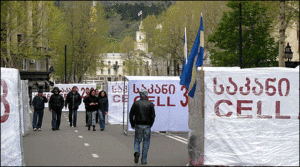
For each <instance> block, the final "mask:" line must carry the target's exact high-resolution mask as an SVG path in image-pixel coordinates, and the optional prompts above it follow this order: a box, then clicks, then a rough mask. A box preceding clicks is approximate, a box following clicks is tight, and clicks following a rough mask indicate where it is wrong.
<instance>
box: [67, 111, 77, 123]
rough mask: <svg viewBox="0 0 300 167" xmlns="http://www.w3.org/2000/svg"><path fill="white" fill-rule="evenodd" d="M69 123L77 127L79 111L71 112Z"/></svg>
mask: <svg viewBox="0 0 300 167" xmlns="http://www.w3.org/2000/svg"><path fill="white" fill-rule="evenodd" d="M72 120H73V121H72ZM69 122H70V125H71V126H72V123H73V125H74V126H76V125H77V110H69Z"/></svg>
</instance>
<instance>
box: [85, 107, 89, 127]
mask: <svg viewBox="0 0 300 167" xmlns="http://www.w3.org/2000/svg"><path fill="white" fill-rule="evenodd" d="M87 112H88V111H87V110H85V124H86V125H87V124H88V114H87Z"/></svg>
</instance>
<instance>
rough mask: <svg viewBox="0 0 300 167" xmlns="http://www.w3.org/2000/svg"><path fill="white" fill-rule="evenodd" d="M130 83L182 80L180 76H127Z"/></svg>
mask: <svg viewBox="0 0 300 167" xmlns="http://www.w3.org/2000/svg"><path fill="white" fill-rule="evenodd" d="M125 77H126V78H127V79H128V80H130V81H137V80H151V81H154V80H178V81H179V80H180V78H179V76H125Z"/></svg>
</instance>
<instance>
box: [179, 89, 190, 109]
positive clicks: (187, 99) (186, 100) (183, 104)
mask: <svg viewBox="0 0 300 167" xmlns="http://www.w3.org/2000/svg"><path fill="white" fill-rule="evenodd" d="M183 89H184V90H185V92H184V93H183V97H185V102H183V101H182V100H180V104H181V106H182V107H186V106H187V105H188V103H189V97H188V93H189V92H188V90H187V88H186V86H185V85H182V86H181V90H183Z"/></svg>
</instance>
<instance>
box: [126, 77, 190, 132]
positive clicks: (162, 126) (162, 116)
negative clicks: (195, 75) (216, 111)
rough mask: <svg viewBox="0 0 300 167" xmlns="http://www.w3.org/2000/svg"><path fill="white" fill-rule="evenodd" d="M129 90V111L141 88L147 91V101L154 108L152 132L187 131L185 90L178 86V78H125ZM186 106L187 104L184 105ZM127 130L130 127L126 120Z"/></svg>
mask: <svg viewBox="0 0 300 167" xmlns="http://www.w3.org/2000/svg"><path fill="white" fill-rule="evenodd" d="M126 78H127V79H129V81H128V88H129V89H128V90H129V111H128V113H129V112H130V109H131V106H132V104H133V102H134V100H138V99H139V97H138V96H139V93H138V92H139V91H138V90H140V89H142V88H146V89H147V90H148V99H149V101H151V102H153V104H154V108H155V114H156V117H155V122H154V124H153V127H152V128H151V130H152V131H189V128H188V107H187V105H184V103H186V101H187V96H186V95H185V94H186V93H187V91H186V89H184V88H182V87H183V86H181V85H180V84H179V77H146V76H141V77H139V76H134V77H126ZM186 104H187V103H186ZM128 130H129V131H133V129H131V125H130V122H129V118H128Z"/></svg>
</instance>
